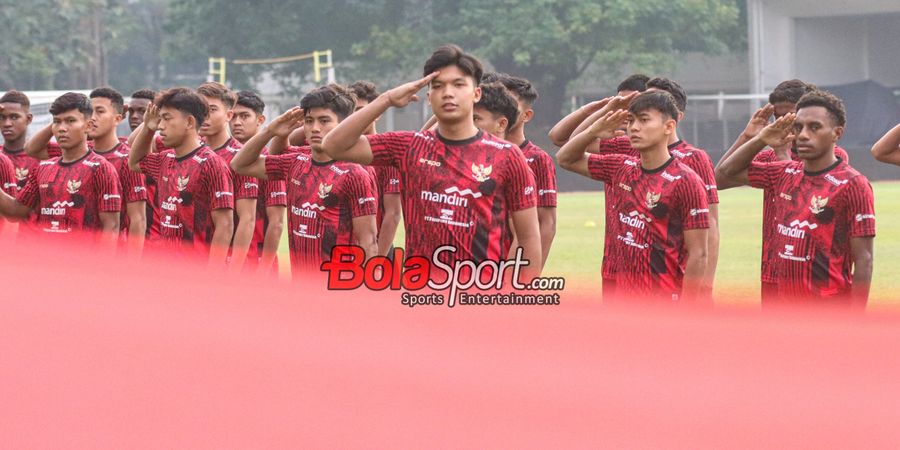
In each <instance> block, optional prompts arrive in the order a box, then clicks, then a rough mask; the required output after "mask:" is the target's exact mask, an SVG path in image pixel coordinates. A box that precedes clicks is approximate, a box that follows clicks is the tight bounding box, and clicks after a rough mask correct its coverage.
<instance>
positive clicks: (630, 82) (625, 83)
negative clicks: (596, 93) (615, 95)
mask: <svg viewBox="0 0 900 450" xmlns="http://www.w3.org/2000/svg"><path fill="white" fill-rule="evenodd" d="M648 81H650V77H648V76H647V75H644V74H642V73H636V74H633V75H629V76H628V78H626V79H624V80H622V82H621V83H619V86H618V87H617V88H616V92H622V91H637V92H644V91H646V90H647V82H648Z"/></svg>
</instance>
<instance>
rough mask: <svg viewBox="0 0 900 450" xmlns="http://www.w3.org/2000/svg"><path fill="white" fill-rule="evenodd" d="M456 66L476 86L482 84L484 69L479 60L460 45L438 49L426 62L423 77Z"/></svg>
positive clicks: (449, 45) (450, 45) (444, 46)
mask: <svg viewBox="0 0 900 450" xmlns="http://www.w3.org/2000/svg"><path fill="white" fill-rule="evenodd" d="M449 66H456V67H458V68H459V70H461V71H462V73H464V74H466V75H468V76H470V77H472V80H474V83H475V86H476V87H477V86H478V85H479V84H481V77H482V75H484V67H483V66H482V65H481V61H479V60H478V58H476V57H474V56H472V55H470V54H468V53H466V52H464V51H463V49H461V48H459V46H458V45H453V44H448V45H443V46H441V47H438V49H437V50H435V51H434V53H432V54H431V57H430V58H428V61H425V69H424V70H423V71H422V73H423V76H426V77H427V76H428V75H430V74H432V73H434V72H436V71H438V70H440V69H443V68H444V67H449Z"/></svg>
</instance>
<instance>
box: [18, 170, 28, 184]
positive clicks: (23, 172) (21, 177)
mask: <svg viewBox="0 0 900 450" xmlns="http://www.w3.org/2000/svg"><path fill="white" fill-rule="evenodd" d="M26 178H28V169H26V168H24V167H16V179H17V180H19V181H22V180H24V179H26Z"/></svg>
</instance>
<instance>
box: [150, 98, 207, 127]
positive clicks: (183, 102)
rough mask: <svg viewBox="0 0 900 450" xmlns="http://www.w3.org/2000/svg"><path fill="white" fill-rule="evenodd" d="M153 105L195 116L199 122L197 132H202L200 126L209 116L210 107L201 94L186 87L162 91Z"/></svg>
mask: <svg viewBox="0 0 900 450" xmlns="http://www.w3.org/2000/svg"><path fill="white" fill-rule="evenodd" d="M153 103H155V104H156V106H157V107H158V108H160V109H162V108H172V109H176V110H178V111H181V112H183V113H185V114H188V115H191V116H194V119H196V120H197V125H196V127H197V130H200V125H202V124H203V122H204V121H205V120H206V116H207V115H208V114H209V105H207V104H206V100H204V99H203V97H200V94H197V93H196V92H194V91H192V90H190V89H188V88H185V87H177V88H172V89H168V90H165V91H162V92H160V93H159V94H158V95H157V96H156V99H154V101H153Z"/></svg>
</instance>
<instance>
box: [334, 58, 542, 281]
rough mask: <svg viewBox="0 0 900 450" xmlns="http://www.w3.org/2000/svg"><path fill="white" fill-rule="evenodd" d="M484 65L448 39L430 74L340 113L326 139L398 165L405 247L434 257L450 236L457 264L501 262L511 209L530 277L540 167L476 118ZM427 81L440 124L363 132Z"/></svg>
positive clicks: (351, 155) (536, 246)
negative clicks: (342, 117) (341, 117)
mask: <svg viewBox="0 0 900 450" xmlns="http://www.w3.org/2000/svg"><path fill="white" fill-rule="evenodd" d="M482 73H483V69H482V66H481V62H479V61H478V60H477V59H476V58H474V57H473V56H471V55H469V54H466V53H464V52H463V51H462V49H460V48H459V47H457V46H454V45H448V46H444V47H441V48H439V49H437V50H436V51H435V52H434V54H432V55H431V57H430V58H429V59H428V61H427V62H426V63H425V68H424V78H422V79H420V80H418V81H414V82H411V83H407V84H404V85H402V86H399V87H397V88H394V89H391V90H390V91H388V92H386V93H384V94H382V95H381V96H379V97H378V98H377V99H376V100H375V101H373V102H372V103H369V105H368V106H366V107H365V108H363V109H362V110H360V111H358V112H356V113H355V114H353V115H352V116H350V117H348V118H347V120H345V121H343V122H341V124H340V125H338V126H337V127H336V128H335V129H334V130H333V131H332V132H331V133H330V134H329V135H328V136H327V137H326V138H325V142H324V143H323V144H322V147H323V148H324V150H325V152H326V153H328V154H329V155H330V156H331V157H333V158H334V159H337V160H341V161H353V162H357V163H361V164H373V165H376V166H393V167H397V168H398V169H399V170H400V174H401V185H402V186H403V192H402V194H401V195H402V196H403V202H404V207H403V212H404V220H405V225H406V252H407V255H410V256H421V257H425V258H428V259H432V257H433V256H435V253H436V250H437V249H438V248H440V247H443V246H446V245H452V246H453V247H455V252H446V251H445V252H442V253H440V255H439V258H440V259H441V260H442V261H444V262H445V263H448V264H450V265H452V264H454V263H455V262H456V261H460V260H470V261H475V262H482V261H488V260H491V261H500V260H502V259H505V258H506V257H507V255H508V254H509V248H510V244H511V242H510V240H511V233H510V230H509V223H508V222H509V219H510V217H511V218H512V222H513V224H514V226H515V229H516V234H517V237H518V240H519V245H520V246H521V247H522V248H523V250H524V252H523V253H524V256H523V259H525V260H526V261H528V262H529V265H528V266H526V267H525V268H524V270H523V272H522V273H521V274H520V275H521V277H522V279H523V280H524V281H529V280H530V279H531V278H533V277H535V276H537V275H539V274H540V273H541V268H542V267H541V261H542V258H541V243H540V231H539V228H538V219H537V211H536V208H535V205H536V201H537V200H536V195H535V192H534V176H533V175H531V171H530V170H528V163H527V162H526V161H525V158H524V157H523V156H522V153H521V151H519V150H518V149H517V148H516V147H515V146H513V145H512V144H509V143H506V142H503V141H500V140H498V139H497V138H494V137H493V136H491V135H489V134H486V133H484V132H483V131H481V130H479V129H478V128H477V127H476V126H475V123H474V120H473V118H472V109H473V107H474V105H475V103H477V102H478V100H479V99H480V98H481V90H480V89H479V87H478V84H479V82H480V81H481V76H482ZM425 86H429V90H428V100H429V102H430V103H431V108H432V111H434V114H435V116H436V117H437V129H436V130H435V131H425V132H392V133H385V134H377V135H372V136H364V135H363V133H364V132H365V130H366V128H368V126H369V124H371V123H372V122H373V121H374V120H375V119H377V118H378V117H379V116H380V115H381V114H383V113H384V112H385V111H386V110H387V109H388V108H389V107H398V108H399V107H404V106H406V105H407V104H409V103H410V102H411V101H415V100H417V99H418V97H417V96H416V93H417V92H418V91H419V90H420V89H422V88H423V87H425Z"/></svg>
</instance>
